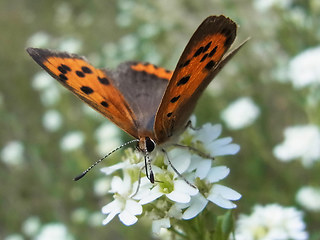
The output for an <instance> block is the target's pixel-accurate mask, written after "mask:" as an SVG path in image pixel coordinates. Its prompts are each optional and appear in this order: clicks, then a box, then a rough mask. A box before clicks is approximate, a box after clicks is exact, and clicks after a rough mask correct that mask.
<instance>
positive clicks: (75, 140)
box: [60, 131, 84, 151]
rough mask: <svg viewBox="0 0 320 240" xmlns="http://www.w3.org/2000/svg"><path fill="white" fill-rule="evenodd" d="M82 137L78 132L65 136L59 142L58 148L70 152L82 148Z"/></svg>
mask: <svg viewBox="0 0 320 240" xmlns="http://www.w3.org/2000/svg"><path fill="white" fill-rule="evenodd" d="M83 142H84V135H83V133H82V132H80V131H74V132H70V133H68V134H66V135H65V136H64V137H63V138H62V139H61V142H60V148H61V149H62V150H63V151H72V150H75V149H77V148H79V147H81V146H82V144H83Z"/></svg>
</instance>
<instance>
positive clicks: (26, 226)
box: [22, 216, 41, 238]
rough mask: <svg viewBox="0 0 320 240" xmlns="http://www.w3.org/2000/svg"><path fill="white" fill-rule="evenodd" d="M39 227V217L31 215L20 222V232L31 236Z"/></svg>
mask: <svg viewBox="0 0 320 240" xmlns="http://www.w3.org/2000/svg"><path fill="white" fill-rule="evenodd" d="M40 227H41V221H40V219H39V217H36V216H31V217H28V218H27V219H26V220H25V221H24V222H23V224H22V232H23V233H24V234H25V235H26V236H28V237H30V238H31V237H33V236H35V235H36V233H38V232H39V230H40Z"/></svg>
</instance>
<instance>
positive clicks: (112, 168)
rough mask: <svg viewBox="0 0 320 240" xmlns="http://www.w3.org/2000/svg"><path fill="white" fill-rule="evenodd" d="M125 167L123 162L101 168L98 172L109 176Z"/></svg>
mask: <svg viewBox="0 0 320 240" xmlns="http://www.w3.org/2000/svg"><path fill="white" fill-rule="evenodd" d="M126 165H127V164H126V163H125V162H120V163H117V164H114V165H112V166H109V167H104V168H101V169H100V171H101V172H103V173H105V174H106V175H110V174H111V173H113V172H115V171H117V170H119V169H122V168H124V167H125V166H126Z"/></svg>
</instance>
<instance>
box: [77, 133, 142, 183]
mask: <svg viewBox="0 0 320 240" xmlns="http://www.w3.org/2000/svg"><path fill="white" fill-rule="evenodd" d="M134 142H139V139H134V140H131V141H129V142H126V143H124V144H122V145H121V146H119V147H117V148H115V149H113V150H112V151H111V152H109V153H108V154H107V155H105V156H104V157H103V158H100V159H99V160H98V161H96V162H95V163H93V164H92V165H91V166H90V167H88V168H87V170H85V171H84V172H83V173H81V174H80V175H79V176H77V177H75V178H74V179H73V180H74V181H78V180H79V179H81V178H83V177H84V175H86V174H87V173H88V172H89V171H90V170H91V169H92V168H93V167H94V166H96V165H97V164H98V163H100V162H101V161H102V160H103V159H105V158H107V157H109V156H110V155H111V154H112V153H114V152H116V151H118V150H119V149H120V148H123V147H124V146H127V145H128V144H131V143H134Z"/></svg>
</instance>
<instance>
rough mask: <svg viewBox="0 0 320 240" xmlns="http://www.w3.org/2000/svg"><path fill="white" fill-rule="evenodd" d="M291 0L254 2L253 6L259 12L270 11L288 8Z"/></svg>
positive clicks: (259, 0) (257, 0)
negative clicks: (273, 8)
mask: <svg viewBox="0 0 320 240" xmlns="http://www.w3.org/2000/svg"><path fill="white" fill-rule="evenodd" d="M291 2H292V0H254V2H253V6H254V7H255V9H257V10H258V11H261V12H265V11H268V10H270V9H271V8H272V7H279V8H283V9H285V8H288V7H289V6H290V4H291Z"/></svg>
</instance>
